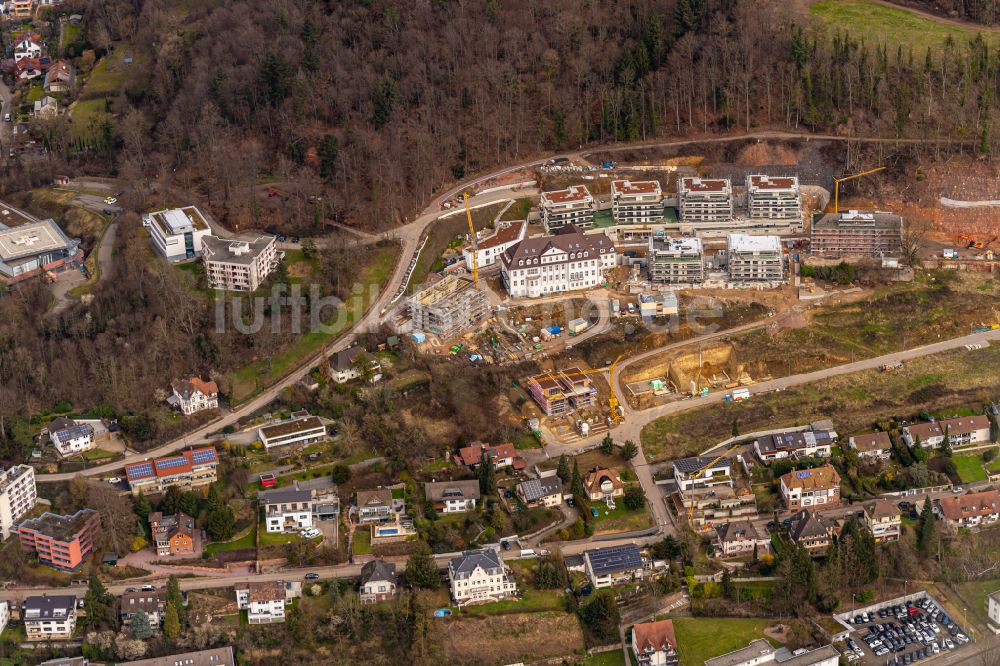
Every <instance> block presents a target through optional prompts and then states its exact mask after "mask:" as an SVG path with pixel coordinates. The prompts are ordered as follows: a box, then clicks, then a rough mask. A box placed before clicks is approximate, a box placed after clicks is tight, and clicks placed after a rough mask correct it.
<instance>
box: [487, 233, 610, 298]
mask: <svg viewBox="0 0 1000 666" xmlns="http://www.w3.org/2000/svg"><path fill="white" fill-rule="evenodd" d="M617 263H618V259H617V255H616V251H615V246H614V244H613V243H612V242H611V239H610V238H608V236H607V234H604V233H594V234H587V235H584V234H583V233H581V231H580V229H579V228H577V226H576V225H573V224H568V225H566V226H565V227H562V228H560V229H558V230H557V231H556V233H555V234H553V235H551V236H533V237H530V238H525V239H524V240H523V241H521V242H519V243H517V244H515V245H512V246H511V247H509V248H508V249H507V251H506V252H504V253H503V255H501V265H500V277H501V279H502V280H503V285H504V287H505V288H506V289H507V293H508V294H509V295H510V296H511V297H512V298H521V297H528V298H537V297H539V296H551V295H553V294H557V293H562V292H567V291H577V290H580V289H593V288H595V287H597V286H598V285H600V284H601V283H602V282H604V272H605V271H608V270H611V269H612V268H614V267H615V266H616V265H617Z"/></svg>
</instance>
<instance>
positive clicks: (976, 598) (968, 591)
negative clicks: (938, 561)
mask: <svg viewBox="0 0 1000 666" xmlns="http://www.w3.org/2000/svg"><path fill="white" fill-rule="evenodd" d="M955 587H956V588H957V589H958V593H959V594H960V595H962V598H963V599H964V600H965V601H966V602H967V604H968V605H965V604H963V607H964V608H968V609H969V610H974V611H975V613H976V617H977V618H979V621H980V622H983V623H986V622H989V619H990V618H989V616H988V615H987V612H986V598H987V597H988V596H989V595H990V593H992V592H996V591H997V590H1000V579H994V580H978V581H973V582H971V583H959V584H957V585H956V586H955ZM955 619H956V620H957V619H958V618H955Z"/></svg>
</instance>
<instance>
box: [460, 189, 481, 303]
mask: <svg viewBox="0 0 1000 666" xmlns="http://www.w3.org/2000/svg"><path fill="white" fill-rule="evenodd" d="M462 199H463V200H464V201H465V216H466V217H467V218H468V219H469V239H470V240H471V241H472V286H474V287H476V288H477V289H478V288H479V238H478V237H477V236H476V227H475V225H474V224H472V209H471V208H469V193H468V192H463V193H462Z"/></svg>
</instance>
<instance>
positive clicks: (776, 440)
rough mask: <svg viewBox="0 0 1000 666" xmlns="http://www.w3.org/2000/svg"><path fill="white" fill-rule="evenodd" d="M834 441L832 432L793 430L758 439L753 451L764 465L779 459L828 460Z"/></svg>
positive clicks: (834, 433) (834, 436) (835, 435)
mask: <svg viewBox="0 0 1000 666" xmlns="http://www.w3.org/2000/svg"><path fill="white" fill-rule="evenodd" d="M835 441H837V433H836V432H834V431H833V430H823V429H817V430H795V431H790V432H780V433H776V434H773V435H763V436H761V437H758V438H757V439H755V440H754V443H753V450H754V453H756V454H757V457H758V458H760V459H761V461H763V462H764V463H767V462H770V461H771V460H778V459H781V458H805V457H811V458H829V457H830V456H831V455H832V449H833V443H834V442H835Z"/></svg>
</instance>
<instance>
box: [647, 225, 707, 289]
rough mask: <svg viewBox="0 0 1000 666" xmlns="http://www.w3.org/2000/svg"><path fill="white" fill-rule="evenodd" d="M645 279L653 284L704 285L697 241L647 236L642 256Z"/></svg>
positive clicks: (701, 252)
mask: <svg viewBox="0 0 1000 666" xmlns="http://www.w3.org/2000/svg"><path fill="white" fill-rule="evenodd" d="M646 267H647V269H648V270H649V279H650V281H651V282H653V283H656V284H699V283H701V282H704V281H705V261H704V251H703V250H702V246H701V240H700V239H698V238H694V237H691V238H671V237H669V236H650V237H649V253H648V254H647V255H646Z"/></svg>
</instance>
